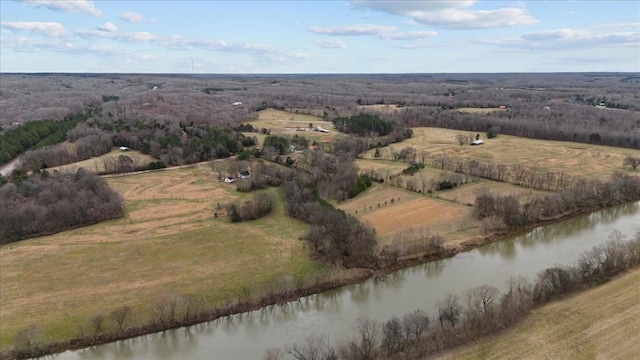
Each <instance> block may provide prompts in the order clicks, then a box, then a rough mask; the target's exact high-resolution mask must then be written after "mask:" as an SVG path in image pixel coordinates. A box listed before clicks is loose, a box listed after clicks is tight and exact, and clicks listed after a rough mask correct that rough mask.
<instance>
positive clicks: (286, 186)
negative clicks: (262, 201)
mask: <svg viewBox="0 0 640 360" xmlns="http://www.w3.org/2000/svg"><path fill="white" fill-rule="evenodd" d="M315 186H316V185H315V182H314V181H313V180H312V178H310V177H306V176H298V177H296V179H295V180H292V181H287V182H285V183H283V184H282V186H281V189H282V190H283V191H284V193H285V196H286V199H287V212H288V214H289V216H291V217H293V218H296V219H300V220H302V221H304V222H306V223H307V224H309V230H308V231H307V233H306V235H305V236H304V238H305V239H306V240H307V241H309V243H310V244H311V245H312V249H313V250H314V252H315V253H316V254H317V255H318V256H319V257H320V258H322V259H324V260H325V261H327V262H329V263H333V264H337V265H344V266H346V267H372V266H374V264H375V256H374V249H375V246H376V243H377V240H376V234H375V231H374V230H373V228H371V227H369V226H367V225H365V224H362V223H360V222H359V221H358V220H357V219H356V218H355V217H353V216H351V215H347V214H345V213H344V212H342V211H339V210H336V209H335V208H334V207H333V206H331V205H330V204H329V203H327V202H326V201H324V200H322V199H321V198H320V197H319V196H318V193H317V190H316V188H315Z"/></svg>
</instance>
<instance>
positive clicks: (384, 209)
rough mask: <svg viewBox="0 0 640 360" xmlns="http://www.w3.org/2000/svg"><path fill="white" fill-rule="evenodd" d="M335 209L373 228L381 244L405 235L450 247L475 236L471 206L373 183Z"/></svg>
mask: <svg viewBox="0 0 640 360" xmlns="http://www.w3.org/2000/svg"><path fill="white" fill-rule="evenodd" d="M338 208H340V209H341V210H344V211H345V212H347V213H349V214H352V215H355V216H356V217H358V218H359V219H360V221H363V222H365V223H368V224H369V225H370V226H372V227H373V228H374V229H375V230H376V233H377V234H378V236H379V241H380V244H381V245H386V244H389V243H390V242H391V241H392V240H393V238H394V235H397V234H398V233H407V232H416V233H418V232H419V233H425V232H426V233H429V234H432V235H442V236H445V237H446V241H447V243H448V244H449V245H452V244H453V243H455V242H457V241H461V240H468V238H469V237H470V236H475V235H477V234H476V232H475V231H471V232H470V231H469V228H470V227H473V226H474V225H475V221H473V220H472V219H471V218H470V214H471V208H470V207H468V206H464V205H460V204H455V203H452V202H450V201H445V200H442V199H435V198H430V197H428V196H423V195H421V194H418V193H415V192H411V191H406V190H403V189H400V188H397V187H392V186H385V185H378V184H374V186H373V187H371V188H370V189H368V190H367V191H365V192H364V193H363V194H360V195H359V196H358V197H356V198H354V199H351V200H347V201H345V202H343V203H340V204H339V205H338Z"/></svg>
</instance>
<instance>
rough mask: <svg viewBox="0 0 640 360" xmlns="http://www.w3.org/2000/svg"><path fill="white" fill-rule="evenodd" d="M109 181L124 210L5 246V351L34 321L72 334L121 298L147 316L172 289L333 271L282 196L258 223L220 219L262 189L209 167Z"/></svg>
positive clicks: (223, 288)
mask: <svg viewBox="0 0 640 360" xmlns="http://www.w3.org/2000/svg"><path fill="white" fill-rule="evenodd" d="M107 181H108V183H109V184H110V185H111V186H112V187H113V188H114V189H116V190H117V191H119V192H120V193H121V194H122V196H123V198H124V200H125V209H126V215H125V216H124V217H123V218H121V219H116V220H111V221H107V222H103V223H100V224H96V225H93V226H87V227H83V228H79V229H76V230H72V231H66V232H63V233H59V234H56V235H52V236H45V237H40V238H35V239H30V240H24V241H20V242H15V243H10V244H7V245H3V246H1V247H0V269H2V271H1V272H0V303H1V304H2V307H1V308H0V320H1V321H0V349H2V350H4V349H7V347H8V346H11V342H12V338H13V336H14V335H15V334H16V333H17V332H18V331H20V330H22V329H24V328H26V327H28V326H30V325H32V324H37V325H38V327H40V328H41V329H42V330H43V331H44V334H45V337H46V339H47V340H48V341H55V340H62V339H67V338H70V337H72V336H75V335H77V334H78V329H79V327H80V326H84V327H85V328H88V326H89V325H88V318H89V317H91V316H93V315H96V314H98V313H105V314H108V313H109V312H110V311H112V310H114V309H115V308H117V307H120V306H125V305H126V306H131V307H132V308H133V312H132V318H131V320H132V321H133V323H135V322H138V321H140V322H144V321H147V320H148V319H149V314H150V312H151V309H152V304H153V303H154V302H155V301H157V300H158V299H160V298H162V297H164V296H167V295H170V294H178V295H190V296H194V297H195V298H196V299H197V300H198V301H199V303H200V304H218V305H220V304H223V303H224V301H226V300H228V299H234V298H235V299H237V298H238V297H239V296H240V295H245V296H246V295H247V294H251V295H254V296H258V295H260V294H261V293H262V291H263V290H264V289H266V288H269V286H273V284H274V283H278V284H282V281H283V280H282V279H293V278H302V277H309V276H316V275H322V274H325V268H324V266H323V265H321V264H319V263H316V262H313V261H310V260H309V254H308V251H307V249H306V248H305V243H304V242H302V241H300V240H298V238H299V237H300V236H301V235H302V234H303V233H304V231H305V229H306V226H305V224H304V223H302V222H299V221H297V220H294V219H291V218H289V217H288V216H286V214H285V211H284V209H283V206H282V203H279V204H278V206H277V207H276V209H275V210H274V211H273V212H272V213H271V214H270V215H268V216H267V217H264V218H261V219H259V220H255V221H252V222H246V223H230V222H229V221H228V218H226V217H224V216H223V217H215V216H214V212H215V209H216V208H217V204H218V203H220V205H221V206H224V205H226V204H228V203H231V202H233V201H236V200H241V199H243V198H247V197H250V196H252V194H242V193H238V192H237V191H236V190H235V185H234V184H225V183H223V182H218V180H217V179H216V176H215V175H214V174H213V172H212V170H211V168H210V167H209V166H200V167H188V168H182V169H172V170H166V171H155V172H148V173H142V174H134V175H127V176H119V177H111V178H108V179H107ZM267 191H273V192H274V194H278V193H277V189H275V188H274V189H268V190H267ZM109 321H111V322H112V320H107V321H106V324H111V323H110V322H109ZM130 324H131V323H130ZM111 325H114V324H111ZM111 325H108V326H111Z"/></svg>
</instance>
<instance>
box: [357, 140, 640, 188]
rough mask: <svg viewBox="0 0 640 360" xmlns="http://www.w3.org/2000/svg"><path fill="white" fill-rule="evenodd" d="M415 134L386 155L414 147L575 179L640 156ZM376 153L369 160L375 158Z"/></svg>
mask: <svg viewBox="0 0 640 360" xmlns="http://www.w3.org/2000/svg"><path fill="white" fill-rule="evenodd" d="M413 130H414V135H413V137H412V138H410V139H407V140H405V141H403V142H401V143H396V144H392V145H389V147H388V149H382V151H383V153H384V152H385V151H386V152H389V151H400V150H401V149H403V148H406V147H413V148H415V149H416V151H417V153H418V154H420V153H421V152H422V151H426V152H427V153H428V154H429V155H430V156H434V155H436V154H440V153H445V154H447V155H449V156H450V158H452V159H475V160H478V161H485V162H488V161H493V162H494V163H496V164H503V165H515V164H522V165H524V166H527V167H531V168H538V169H545V170H550V171H554V172H557V173H560V172H564V173H566V174H568V175H573V176H588V177H594V178H598V179H600V180H607V179H609V178H610V176H611V174H613V173H614V172H616V171H627V170H626V169H624V168H623V167H622V161H623V159H624V158H625V157H626V156H629V155H631V156H635V157H639V156H640V151H639V150H633V149H623V148H616V147H610V146H600V145H592V144H582V143H571V142H561V141H549V140H536V139H527V138H521V137H515V136H508V135H499V136H498V137H496V138H493V139H486V137H485V134H484V133H481V134H480V136H481V139H483V140H484V141H485V143H484V144H483V145H480V146H470V145H459V144H458V142H457V140H456V135H458V134H462V135H469V134H473V135H475V133H472V132H469V131H458V130H451V129H441V128H414V129H413ZM373 155H374V150H369V151H368V152H367V154H366V156H365V157H366V158H369V159H373Z"/></svg>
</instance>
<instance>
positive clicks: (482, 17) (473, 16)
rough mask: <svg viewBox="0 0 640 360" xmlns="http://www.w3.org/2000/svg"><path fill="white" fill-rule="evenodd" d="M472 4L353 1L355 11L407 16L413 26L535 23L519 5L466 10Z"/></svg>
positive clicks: (491, 25)
mask: <svg viewBox="0 0 640 360" xmlns="http://www.w3.org/2000/svg"><path fill="white" fill-rule="evenodd" d="M474 3H475V1H377V0H354V1H352V4H353V5H354V7H355V8H357V9H369V10H376V11H382V12H386V13H389V14H393V15H399V16H406V17H409V18H411V19H412V20H413V21H415V22H416V23H421V24H424V25H431V26H437V27H442V28H450V29H485V28H495V27H511V26H521V25H531V24H534V23H536V22H537V20H536V19H534V18H533V17H532V16H530V15H528V14H527V13H526V11H525V10H524V9H523V8H522V7H521V5H519V6H518V7H508V8H500V9H496V10H473V9H468V8H469V7H471V6H472V5H473V4H474Z"/></svg>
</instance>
